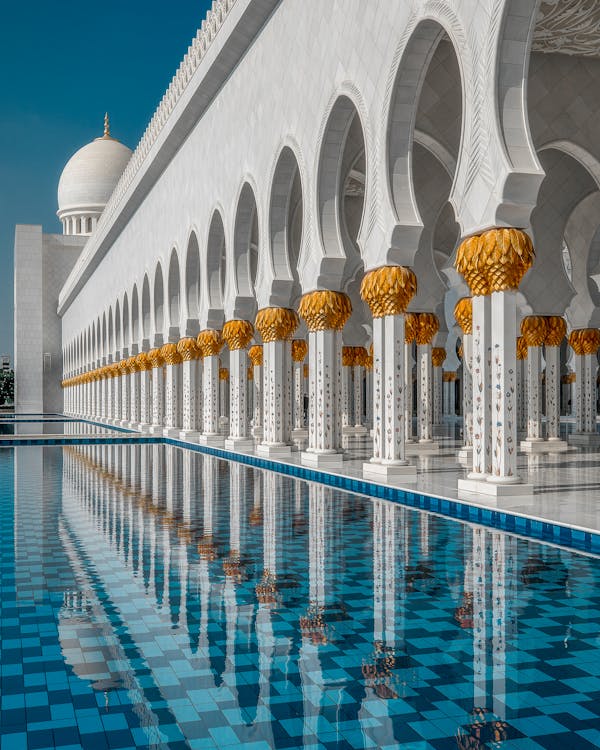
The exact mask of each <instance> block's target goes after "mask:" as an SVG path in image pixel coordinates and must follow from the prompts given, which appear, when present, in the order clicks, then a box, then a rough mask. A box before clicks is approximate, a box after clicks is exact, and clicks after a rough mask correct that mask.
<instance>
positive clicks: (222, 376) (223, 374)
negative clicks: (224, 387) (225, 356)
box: [219, 367, 229, 380]
mask: <svg viewBox="0 0 600 750" xmlns="http://www.w3.org/2000/svg"><path fill="white" fill-rule="evenodd" d="M219 380H229V370H228V369H227V368H226V367H219Z"/></svg>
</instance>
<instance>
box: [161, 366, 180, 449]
mask: <svg viewBox="0 0 600 750" xmlns="http://www.w3.org/2000/svg"><path fill="white" fill-rule="evenodd" d="M181 380H182V378H181V358H179V362H173V363H167V364H166V365H165V430H164V434H165V435H169V436H171V437H178V436H179V431H180V430H181V427H182V424H181V421H182V420H181V411H182V410H181Z"/></svg>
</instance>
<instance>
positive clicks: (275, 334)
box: [254, 307, 299, 344]
mask: <svg viewBox="0 0 600 750" xmlns="http://www.w3.org/2000/svg"><path fill="white" fill-rule="evenodd" d="M298 322H299V321H298V315H297V313H296V312H295V311H294V310H290V309H289V308H287V307H263V308H262V309H261V310H259V311H258V312H257V313H256V320H255V321H254V325H255V326H256V328H257V329H258V331H259V333H260V335H261V337H262V340H263V342H264V343H265V344H269V343H271V342H273V341H289V339H290V338H291V337H292V334H293V333H294V331H295V330H296V328H298Z"/></svg>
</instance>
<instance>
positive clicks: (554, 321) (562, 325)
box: [544, 315, 567, 346]
mask: <svg viewBox="0 0 600 750" xmlns="http://www.w3.org/2000/svg"><path fill="white" fill-rule="evenodd" d="M546 326H547V331H546V341H545V342H544V343H545V344H546V346H560V345H561V343H562V340H563V339H564V337H565V336H566V333H567V323H566V321H565V319H564V318H561V316H560V315H548V316H547V318H546Z"/></svg>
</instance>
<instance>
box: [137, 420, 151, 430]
mask: <svg viewBox="0 0 600 750" xmlns="http://www.w3.org/2000/svg"><path fill="white" fill-rule="evenodd" d="M151 427H152V425H149V424H146V423H144V422H140V423H139V424H138V426H137V429H138V430H139V431H140V432H150V428H151Z"/></svg>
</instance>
